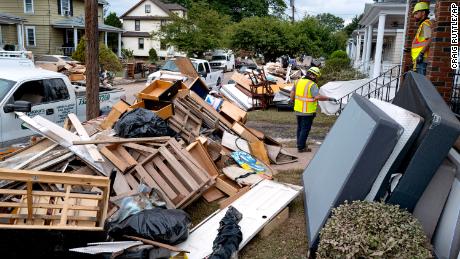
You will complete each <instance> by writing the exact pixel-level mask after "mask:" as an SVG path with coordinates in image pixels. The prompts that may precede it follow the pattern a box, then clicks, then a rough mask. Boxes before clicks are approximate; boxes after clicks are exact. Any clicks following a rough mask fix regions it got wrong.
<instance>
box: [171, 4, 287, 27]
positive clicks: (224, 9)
mask: <svg viewBox="0 0 460 259" xmlns="http://www.w3.org/2000/svg"><path fill="white" fill-rule="evenodd" d="M169 2H174V3H178V4H181V5H182V6H184V7H186V8H188V9H190V8H191V7H192V6H193V4H194V3H196V2H198V1H197V0H170V1H169ZM207 2H208V4H209V6H210V7H211V8H212V9H214V10H216V11H218V12H219V13H220V14H223V15H228V16H230V17H231V19H232V21H234V22H239V21H241V20H242V19H243V18H247V17H253V16H259V17H264V16H270V15H273V16H278V17H280V16H282V15H283V14H284V11H285V10H286V8H287V6H286V3H285V1H284V0H252V1H247V0H233V1H228V0H210V1H207Z"/></svg>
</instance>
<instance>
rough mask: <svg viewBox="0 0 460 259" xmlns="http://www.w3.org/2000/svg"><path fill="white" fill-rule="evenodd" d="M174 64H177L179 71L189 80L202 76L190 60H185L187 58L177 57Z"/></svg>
mask: <svg viewBox="0 0 460 259" xmlns="http://www.w3.org/2000/svg"><path fill="white" fill-rule="evenodd" d="M174 63H175V64H176V66H177V68H178V69H179V71H180V72H181V73H182V74H184V75H186V76H188V77H189V78H192V79H194V78H197V77H199V76H200V75H199V74H198V72H196V69H195V67H194V66H193V64H192V62H191V61H190V59H189V58H185V57H177V58H176V59H175V60H174Z"/></svg>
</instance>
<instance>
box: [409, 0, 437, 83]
mask: <svg viewBox="0 0 460 259" xmlns="http://www.w3.org/2000/svg"><path fill="white" fill-rule="evenodd" d="M412 14H413V15H414V18H415V20H416V21H417V23H418V29H417V33H416V34H415V37H414V40H413V41H412V48H411V56H412V64H413V70H414V71H415V72H417V73H419V74H422V75H426V67H427V65H428V64H427V58H428V53H429V50H430V44H431V32H432V22H431V21H430V19H428V15H429V14H430V3H429V2H419V3H417V4H416V5H415V7H414V11H413V12H412Z"/></svg>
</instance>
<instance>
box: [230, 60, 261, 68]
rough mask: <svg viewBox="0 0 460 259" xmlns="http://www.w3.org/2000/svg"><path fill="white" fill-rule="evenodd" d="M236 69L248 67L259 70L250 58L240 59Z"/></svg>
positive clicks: (236, 63)
mask: <svg viewBox="0 0 460 259" xmlns="http://www.w3.org/2000/svg"><path fill="white" fill-rule="evenodd" d="M235 67H236V68H237V69H240V68H241V67H246V68H249V69H257V64H256V63H255V62H254V61H253V60H252V59H250V58H245V59H239V60H236V62H235Z"/></svg>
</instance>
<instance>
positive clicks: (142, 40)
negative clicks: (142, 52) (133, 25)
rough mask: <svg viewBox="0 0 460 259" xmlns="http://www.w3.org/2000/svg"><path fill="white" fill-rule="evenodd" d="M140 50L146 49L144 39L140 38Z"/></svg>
mask: <svg viewBox="0 0 460 259" xmlns="http://www.w3.org/2000/svg"><path fill="white" fill-rule="evenodd" d="M138 48H139V49H144V38H139V44H138Z"/></svg>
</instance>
